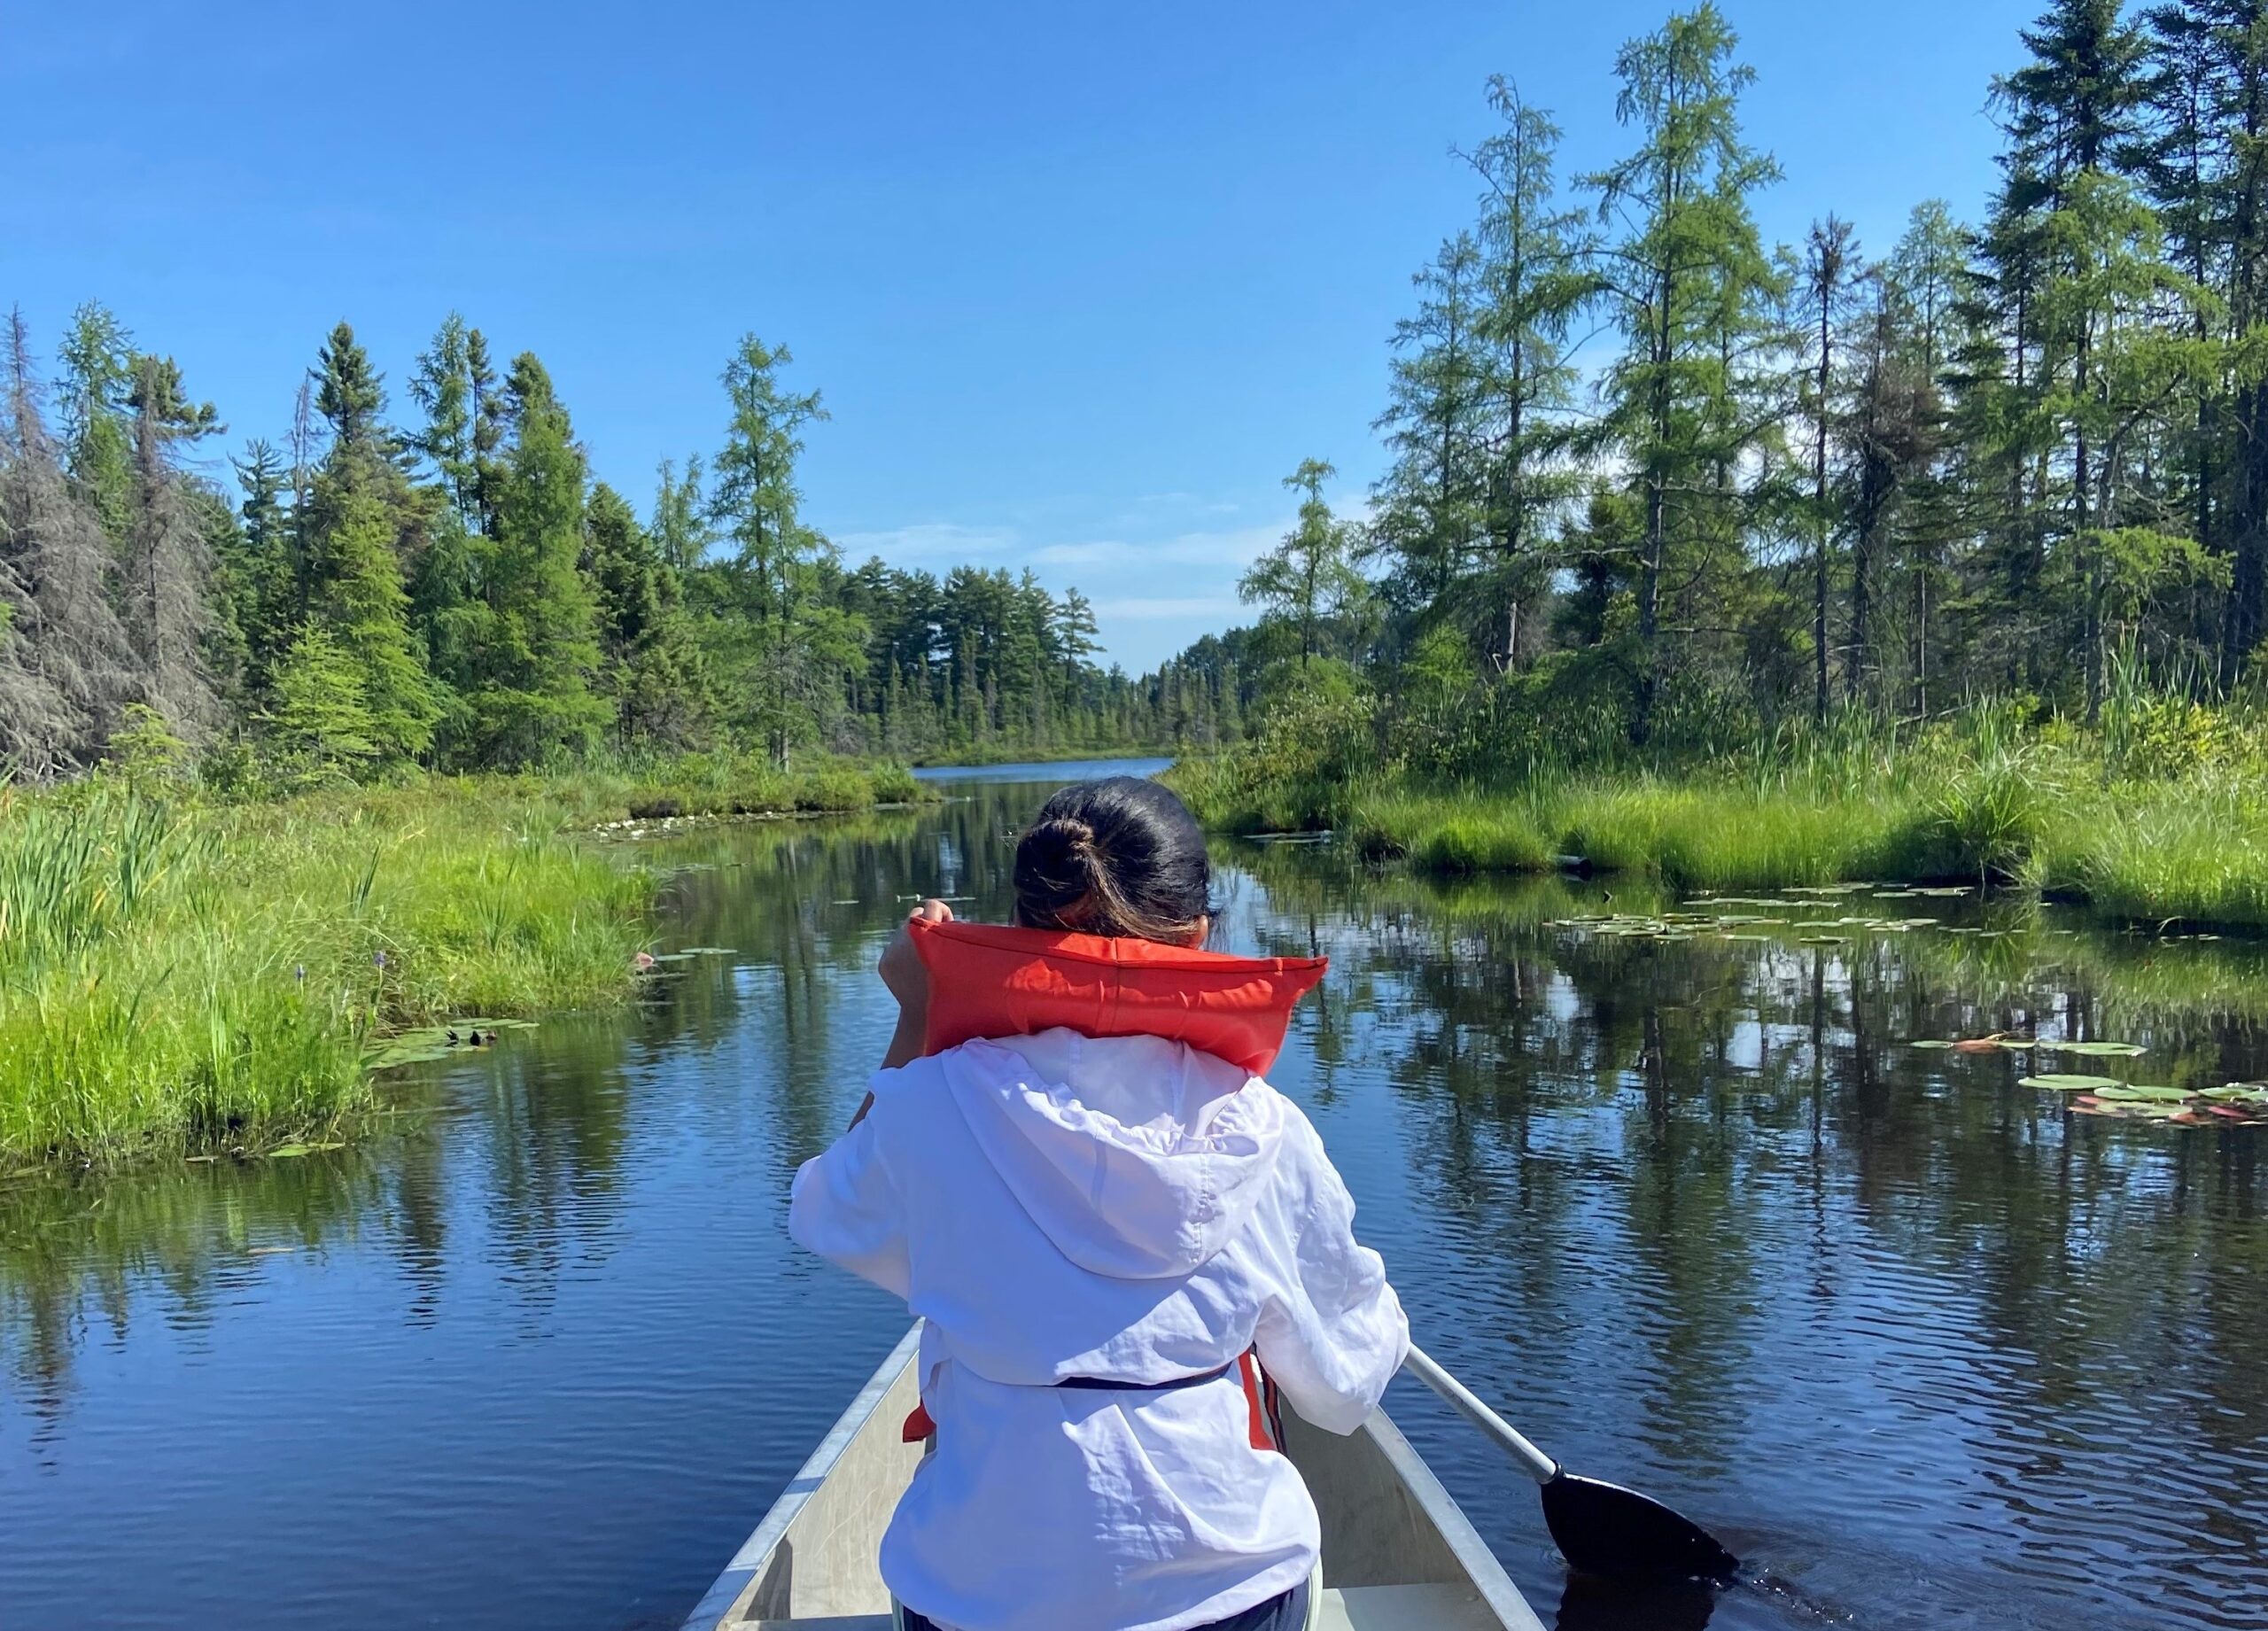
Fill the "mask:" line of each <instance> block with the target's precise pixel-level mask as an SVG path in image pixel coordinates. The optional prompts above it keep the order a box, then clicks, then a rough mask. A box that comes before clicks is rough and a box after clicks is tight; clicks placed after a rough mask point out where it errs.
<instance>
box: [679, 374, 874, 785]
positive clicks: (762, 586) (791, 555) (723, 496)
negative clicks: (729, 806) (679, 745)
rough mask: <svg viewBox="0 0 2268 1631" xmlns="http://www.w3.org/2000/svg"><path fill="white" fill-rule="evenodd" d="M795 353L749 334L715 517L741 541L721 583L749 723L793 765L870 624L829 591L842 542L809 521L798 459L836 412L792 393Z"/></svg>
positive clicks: (729, 388)
mask: <svg viewBox="0 0 2268 1631" xmlns="http://www.w3.org/2000/svg"><path fill="white" fill-rule="evenodd" d="M792 361H794V359H793V358H792V357H791V356H790V355H789V354H788V348H787V347H786V346H780V347H778V348H777V349H774V348H773V347H770V346H765V344H764V342H763V341H761V340H759V339H758V338H757V337H756V336H755V335H753V334H750V335H747V336H745V337H743V338H742V341H741V344H740V349H739V350H738V351H736V352H735V353H734V355H733V359H732V361H731V362H730V363H728V364H727V365H726V369H725V375H724V384H725V392H726V397H727V398H728V399H729V400H730V401H731V404H732V417H731V419H730V421H729V422H728V423H727V426H726V443H725V448H724V451H723V452H721V453H720V454H718V455H717V460H716V463H715V467H714V478H715V481H716V490H715V492H714V493H713V494H712V496H711V499H710V502H709V515H710V518H711V520H712V521H713V522H714V523H716V524H717V525H718V526H719V527H721V528H722V529H723V530H724V532H725V533H726V537H727V538H729V539H730V540H731V541H732V544H733V549H734V554H733V558H732V560H731V563H729V566H728V567H727V569H726V572H725V575H724V583H723V587H724V590H725V594H726V598H727V600H728V602H729V604H730V606H731V607H732V609H733V610H734V613H736V614H737V619H736V620H737V624H738V627H737V629H736V630H735V632H734V633H733V634H732V635H731V636H730V637H729V639H728V641H727V649H726V662H727V664H728V666H729V667H730V668H731V670H732V671H734V672H733V684H734V689H735V691H736V693H737V695H735V696H734V708H735V709H736V711H737V712H738V715H739V718H740V720H741V723H742V727H743V728H744V729H745V730H746V731H748V733H749V734H750V735H751V736H752V737H753V738H754V739H755V740H756V741H757V742H761V743H762V744H763V745H764V748H765V751H766V752H768V753H769V754H770V756H771V757H772V761H773V764H774V765H778V766H780V767H781V769H785V768H787V765H788V756H789V753H790V751H791V750H792V749H794V748H795V747H796V745H797V744H799V743H801V742H809V741H811V740H812V739H813V738H814V737H815V736H817V735H819V734H821V733H822V732H823V731H824V729H825V728H826V726H827V714H828V712H829V711H830V703H831V702H832V701H833V699H834V698H835V697H836V696H838V695H840V692H839V689H838V683H839V680H840V677H841V676H842V675H843V674H844V673H846V672H848V670H849V669H850V665H851V664H852V663H853V662H855V661H856V659H857V656H858V649H859V646H860V644H861V641H862V637H863V631H861V630H859V629H858V627H857V625H856V623H855V620H853V619H850V618H848V617H845V616H844V615H843V614H841V613H840V612H838V611H837V610H835V609H834V608H830V607H828V606H827V604H826V603H825V602H823V600H822V599H821V598H820V595H819V581H820V578H821V574H822V571H824V570H825V569H827V568H831V567H832V566H834V565H835V550H834V547H833V546H832V545H830V544H829V543H828V542H827V540H826V539H824V538H823V537H821V536H820V535H819V533H818V532H814V531H813V530H812V529H811V528H809V527H807V526H805V525H804V524H803V521H802V520H801V518H800V516H798V514H797V509H798V506H799V505H800V503H801V500H802V494H801V493H800V492H799V491H798V490H797V488H796V457H797V455H798V454H801V453H802V451H803V429H804V426H805V425H807V424H810V423H812V422H813V421H815V420H821V419H824V418H826V417H827V410H826V409H825V408H822V407H821V406H820V404H819V392H816V391H812V392H791V391H788V390H785V389H783V388H782V386H781V382H780V378H779V372H780V370H781V369H783V368H786V367H787V366H788V364H789V363H790V362H792Z"/></svg>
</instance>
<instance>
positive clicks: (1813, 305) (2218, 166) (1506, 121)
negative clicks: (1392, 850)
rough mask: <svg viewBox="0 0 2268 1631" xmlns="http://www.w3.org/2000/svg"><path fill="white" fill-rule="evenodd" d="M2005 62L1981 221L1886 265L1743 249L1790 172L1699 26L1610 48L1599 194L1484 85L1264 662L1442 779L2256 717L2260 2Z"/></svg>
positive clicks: (2066, 12)
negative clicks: (1998, 707) (1335, 700)
mask: <svg viewBox="0 0 2268 1631" xmlns="http://www.w3.org/2000/svg"><path fill="white" fill-rule="evenodd" d="M2021 44H2022V46H2023V52H2024V57H2023V61H2022V63H2021V64H2020V66H2016V68H2014V69H2013V70H2012V71H2011V72H2009V73H2008V74H2005V75H2003V76H2001V77H2000V78H1998V79H1996V80H1995V81H1994V82H1993V83H1992V88H1991V104H1990V105H1991V107H1992V111H1993V113H1994V116H1995V120H1996V123H1997V127H1998V129H1999V131H2000V154H1999V172H2000V175H1999V181H1998V183H1997V184H1996V187H1995V189H1994V190H1993V193H1992V197H1991V198H1990V200H1989V204H1988V206H1987V207H1986V208H1985V211H1984V214H1983V218H1982V219H1981V220H1978V221H1973V222H1963V221H1958V220H1956V219H1955V218H1954V216H1953V214H1952V212H1951V211H1950V210H1949V209H1948V208H1947V207H1946V205H1944V204H1943V203H1941V202H1935V201H1931V202H1925V203H1922V204H1921V205H1919V206H1917V207H1916V208H1915V210H1914V211H1913V213H1912V215H1911V217H1910V219H1909V221H1907V225H1906V227H1905V229H1904V231H1903V232H1902V234H1901V235H1900V236H1899V237H1898V239H1897V240H1896V241H1895V242H1894V243H1891V244H1890V245H1886V246H1884V247H1883V248H1882V249H1881V250H1880V251H1879V252H1875V251H1873V250H1871V249H1870V248H1869V247H1868V246H1866V245H1861V244H1860V242H1859V241H1858V238H1857V237H1856V235H1855V234H1854V232H1853V231H1852V228H1851V227H1850V226H1849V225H1848V224H1847V223H1846V222H1845V221H1841V220H1839V219H1837V217H1836V216H1834V215H1832V214H1829V215H1828V216H1826V217H1824V218H1822V219H1821V220H1819V221H1816V222H1815V223H1814V225H1813V226H1812V227H1811V229H1809V231H1808V232H1807V233H1806V236H1805V238H1804V241H1803V242H1802V243H1801V244H1799V245H1780V246H1777V247H1774V246H1770V245H1767V244H1766V243H1765V241H1764V239H1763V237H1762V236H1761V234H1760V232H1759V228H1758V225H1757V221H1756V218H1755V214H1754V206H1755V202H1756V199H1757V198H1758V196H1759V193H1760V192H1761V191H1762V190H1764V189H1766V188H1767V187H1768V186H1770V185H1771V184H1773V183H1775V182H1776V181H1777V180H1779V178H1780V174H1781V173H1780V168H1779V166H1778V165H1777V163H1776V162H1775V160H1774V159H1773V158H1772V157H1771V156H1770V155H1769V154H1767V153H1765V152H1762V151H1759V150H1758V149H1757V148H1756V147H1754V146H1753V145H1752V144H1750V143H1749V141H1748V140H1747V139H1746V138H1745V136H1744V134H1743V129H1742V120H1741V102H1742V97H1743V95H1744V92H1745V91H1746V90H1747V89H1748V88H1749V87H1750V85H1751V81H1752V77H1753V76H1752V72H1751V70H1750V69H1749V68H1748V67H1746V66H1744V65H1743V64H1742V63H1741V62H1740V61H1739V59H1738V57H1737V54H1736V50H1737V40H1736V36H1735V35H1734V32H1733V31H1732V29H1731V28H1730V27H1728V25H1727V23H1726V21H1725V19H1724V17H1723V16H1722V14H1721V13H1720V12H1719V11H1718V10H1717V8H1716V7H1715V6H1714V5H1713V4H1701V5H1699V6H1698V7H1697V8H1695V9H1694V10H1691V11H1689V12H1680V13H1677V14H1675V15H1674V16H1672V17H1670V18H1669V19H1668V20H1667V21H1666V22H1665V23H1664V25H1663V26H1662V27H1660V28H1659V29H1658V30H1657V31H1655V32H1653V33H1651V34H1649V35H1645V36H1643V37H1642V38H1639V39H1635V40H1633V41H1631V42H1630V43H1627V45H1625V46H1624V47H1623V48H1622V50H1620V52H1619V54H1618V56H1617V58H1616V59H1615V65H1614V66H1615V74H1616V78H1617V81H1618V82H1619V95H1618V97H1617V101H1616V108H1615V111H1616V114H1617V117H1618V120H1619V123H1620V125H1621V126H1622V128H1623V129H1624V130H1625V131H1626V132H1627V142H1628V145H1627V149H1626V151H1624V152H1623V153H1622V154H1621V156H1620V157H1619V158H1617V159H1614V161H1613V162H1612V163H1610V164H1607V165H1606V166H1605V167H1603V168H1600V169H1597V170H1596V171H1593V172H1590V173H1588V174H1581V175H1573V176H1572V177H1569V176H1564V175H1562V171H1561V166H1560V163H1559V159H1558V146H1559V141H1560V132H1559V128H1558V127H1557V125H1556V124H1555V123H1554V122H1553V120H1552V119H1551V117H1550V114H1549V113H1546V112H1544V111H1543V110H1542V109H1541V108H1538V107H1536V106H1534V105H1531V104H1530V103H1529V102H1527V101H1526V99H1525V98H1524V97H1522V95H1521V94H1520V92H1519V91H1518V89H1517V88H1516V87H1515V86H1514V85H1513V84H1512V83H1511V82H1509V81H1507V80H1505V79H1502V78H1499V79H1496V80H1494V81H1492V82H1491V83H1490V87H1489V101H1490V104H1491V107H1492V110H1493V113H1494V114H1495V120H1494V124H1493V127H1492V128H1490V130H1489V132H1488V133H1487V136H1486V137H1485V139H1483V140H1482V141H1480V143H1478V144H1474V145H1472V146H1471V147H1469V148H1466V149H1463V150H1460V151H1458V152H1457V154H1456V158H1457V159H1458V161H1459V162H1461V163H1462V164H1463V165H1464V166H1465V167H1467V169H1468V170H1469V171H1470V173H1471V175H1472V179H1473V182H1474V183H1475V188H1476V191H1477V194H1478V200H1479V207H1478V213H1477V215H1476V217H1475V218H1474V219H1473V221H1472V222H1471V223H1470V224H1468V225H1467V226H1465V227H1464V228H1463V229H1460V230H1458V231H1456V232H1455V233H1453V234H1452V235H1450V236H1449V237H1448V238H1446V239H1445V240H1444V241H1443V242H1442V243H1441V246H1440V248H1439V249H1438V251H1437V252H1435V253H1434V255H1433V258H1432V259H1431V260H1429V261H1428V262H1427V263H1426V264H1425V267H1424V268H1422V269H1421V270H1420V271H1419V272H1418V273H1417V276H1416V278H1415V287H1416V293H1417V298H1416V302H1415V310H1414V311H1413V312H1412V313H1411V314H1410V315H1409V316H1408V317H1406V318H1405V319H1404V320H1402V322H1400V323H1399V324H1398V325H1397V327H1396V329H1395V331H1394V335H1393V337H1392V358H1391V373H1390V383H1389V389H1388V394H1387V398H1386V405H1385V408H1384V411H1383V412H1382V414H1381V415H1380V416H1379V420H1378V422H1377V427H1376V428H1377V430H1378V431H1379V433H1380V435H1381V437H1382V439H1383V442H1384V447H1385V451H1386V454H1387V455H1388V460H1389V462H1388V467H1387V470H1386V474H1385V476H1384V477H1383V478H1381V479H1380V480H1379V483H1378V484H1377V485H1376V487H1375V489H1374V490H1373V492H1372V493H1371V506H1370V514H1369V516H1368V517H1367V518H1366V519H1365V520H1363V522H1361V523H1359V524H1357V523H1355V522H1354V521H1351V520H1349V519H1346V518H1342V517H1339V516H1334V515H1333V514H1332V512H1331V510H1330V508H1329V507H1328V506H1327V505H1326V504H1325V503H1324V501H1323V499H1322V483H1323V481H1324V479H1327V478H1328V477H1329V476H1330V475H1331V473H1332V472H1331V470H1330V467H1329V466H1327V465H1324V464H1320V463H1317V462H1312V461H1311V462H1309V463H1307V464H1305V465H1302V466H1301V470H1299V471H1298V472H1296V473H1295V474H1294V475H1293V477H1292V478H1290V480H1289V482H1288V483H1287V485H1292V486H1293V487H1295V488H1297V489H1298V490H1299V491H1300V492H1301V493H1302V494H1303V495H1304V497H1303V501H1302V504H1301V518H1300V522H1299V524H1298V526H1297V527H1296V528H1295V529H1294V531H1293V532H1292V533H1291V534H1290V535H1289V536H1287V537H1286V538H1285V540H1284V542H1283V544H1282V545H1281V546H1280V547H1279V548H1278V549H1277V550H1276V551H1275V552H1274V553H1273V554H1271V555H1269V556H1268V557H1266V558H1265V559H1263V560H1262V562H1261V563H1258V564H1257V565H1256V566H1255V567H1254V571H1252V573H1251V574H1250V575H1249V576H1248V577H1247V580H1246V584H1245V591H1246V595H1247V600H1248V601H1250V602H1253V603H1254V604H1256V605H1258V606H1259V607H1260V608H1261V610H1262V622H1261V625H1260V627H1259V628H1258V629H1257V630H1255V631H1254V632H1253V633H1252V635H1251V636H1250V638H1251V639H1252V640H1254V641H1257V642H1258V647H1257V649H1256V650H1255V653H1254V656H1255V657H1256V658H1257V659H1258V661H1259V662H1262V663H1264V662H1265V661H1269V660H1280V659H1283V658H1285V657H1286V656H1289V657H1292V658H1295V659H1297V660H1299V661H1300V662H1301V663H1312V662H1313V661H1314V660H1315V659H1317V658H1325V659H1342V660H1352V661H1353V662H1355V664H1357V665H1358V666H1360V667H1363V668H1365V669H1367V671H1368V673H1369V675H1370V676H1371V678H1373V679H1376V680H1379V681H1381V682H1382V684H1383V685H1384V687H1385V688H1386V691H1387V692H1388V693H1389V694H1390V695H1389V701H1391V700H1392V698H1393V696H1394V695H1399V696H1400V697H1402V699H1403V700H1404V701H1405V702H1406V701H1407V699H1408V698H1409V696H1410V695H1411V694H1413V693H1427V694H1431V695H1434V696H1436V697H1438V696H1440V695H1443V694H1444V693H1445V692H1446V693H1448V694H1453V695H1455V696H1456V697H1457V698H1459V699H1460V705H1459V706H1457V707H1456V708H1455V709H1453V710H1450V711H1449V714H1448V715H1445V716H1444V717H1453V719H1454V723H1455V728H1453V729H1451V730H1449V733H1448V734H1449V736H1450V737H1451V738H1454V739H1455V741H1454V742H1452V743H1451V745H1450V746H1449V747H1446V748H1444V749H1442V751H1443V752H1444V753H1446V754H1447V755H1448V756H1449V757H1450V758H1453V759H1454V758H1458V757H1459V756H1460V755H1461V756H1462V761H1471V762H1474V763H1478V762H1482V761H1486V760H1487V759H1488V758H1489V757H1490V756H1491V754H1492V753H1499V754H1500V750H1501V749H1503V744H1504V741H1505V735H1504V733H1505V732H1507V731H1512V732H1514V733H1516V734H1517V733H1519V732H1525V733H1526V734H1528V736H1529V737H1531V738H1532V737H1534V735H1535V734H1537V733H1538V732H1542V733H1544V734H1557V735H1559V736H1560V737H1563V738H1565V737H1572V736H1577V735H1580V736H1582V737H1583V738H1585V739H1586V740H1587V742H1588V747H1589V749H1593V750H1596V752H1598V753H1602V754H1605V753H1612V752H1617V751H1619V752H1626V753H1627V752H1628V751H1631V750H1632V749H1644V750H1648V751H1654V752H1658V751H1663V750H1674V749H1680V748H1688V747H1690V748H1702V749H1705V748H1709V747H1713V746H1722V745H1728V744H1731V743H1735V742H1740V741H1744V740H1753V738H1754V736H1755V734H1756V733H1757V732H1759V730H1762V731H1766V732H1769V731H1771V730H1773V729H1775V728H1777V727H1779V726H1783V725H1786V724H1790V723H1794V724H1801V723H1802V722H1804V721H1806V720H1821V719H1824V718H1826V717H1827V716H1828V715H1829V713H1830V711H1836V710H1838V709H1844V708H1860V709H1866V710H1869V711H1876V712H1877V713H1880V714H1885V715H1892V716H1899V717H1905V718H1927V717H1930V716H1932V715H1936V714H1941V713H1943V712H1945V711H1948V710H1951V709H1953V708H1955V707H1957V706H1961V705H1962V704H1964V703H1966V702H1968V701H1969V700H1970V699H1974V698H1977V697H1978V696H1982V695H1998V696H2016V697H2019V698H2022V699H2023V701H2024V705H2026V706H2029V707H2031V708H2032V709H2034V710H2035V711H2039V712H2040V713H2043V714H2044V713H2046V712H2049V711H2057V712H2062V713H2064V714H2066V715H2068V716H2070V717H2072V718H2093V716H2094V715H2095V714H2096V713H2097V712H2098V711H2100V710H2101V706H2102V703H2103V700H2104V697H2105V694H2106V690H2107V688H2108V687H2110V686H2111V685H2113V684H2114V683H2115V682H2117V681H2118V680H2121V679H2122V678H2123V679H2126V680H2132V678H2133V677H2134V676H2136V675H2144V676H2147V677H2148V679H2149V680H2150V681H2151V683H2153V684H2156V685H2161V686H2165V687H2176V688H2179V689H2182V690H2186V691H2187V692H2189V693H2191V694H2193V695H2200V696H2204V697H2224V696H2227V695H2231V694H2233V693H2234V692H2236V691H2238V690H2239V689H2240V687H2244V686H2245V685H2246V683H2247V681H2248V679H2249V680H2251V681H2252V682H2253V683H2254V684H2257V683H2258V680H2259V676H2260V674H2261V672H2262V668H2261V664H2259V662H2258V660H2257V658H2258V651H2259V648H2260V645H2261V641H2262V639H2263V636H2264V633H2268V0H2164V3H2163V4H2153V5H2149V6H2148V7H2145V8H2140V9H2129V8H2126V7H2124V6H2122V5H2120V4H2117V0H2055V3H2054V4H2053V5H2052V6H2051V7H2050V8H2049V9H2048V11H2047V12H2046V13H2045V14H2044V15H2043V16H2041V17H2040V18H2039V20H2038V21H2037V23H2036V24H2034V25H2033V26H2032V27H2029V28H2026V29H2024V30H2023V31H2022V34H2021ZM1193 655H1194V654H1192V656H1193ZM1255 666H1256V665H1255V664H1251V663H1248V664H1247V668H1248V671H1253V670H1254V669H1255ZM1240 684H1241V685H1242V687H1243V688H1244V690H1245V692H1246V698H1245V700H1246V702H1247V704H1248V703H1250V702H1251V701H1252V700H1253V698H1254V695H1257V694H1258V692H1259V690H1260V688H1261V687H1259V683H1258V680H1257V679H1256V677H1255V672H1247V674H1246V676H1245V677H1244V678H1243V679H1242V680H1241V681H1240ZM1473 703H1482V704H1486V705H1485V706H1472V705H1470V704H1473ZM1492 732H1493V733H1494V734H1491V733H1492Z"/></svg>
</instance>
